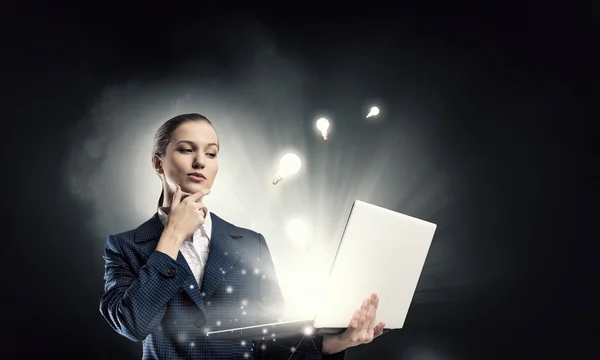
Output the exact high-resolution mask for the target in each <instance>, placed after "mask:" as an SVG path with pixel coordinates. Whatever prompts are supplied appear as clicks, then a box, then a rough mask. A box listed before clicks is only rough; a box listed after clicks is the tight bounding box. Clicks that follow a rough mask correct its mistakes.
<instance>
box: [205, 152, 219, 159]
mask: <svg viewBox="0 0 600 360" xmlns="http://www.w3.org/2000/svg"><path fill="white" fill-rule="evenodd" d="M206 155H208V156H209V157H211V158H214V157H215V156H217V154H215V153H208V154H206Z"/></svg>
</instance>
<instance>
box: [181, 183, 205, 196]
mask: <svg viewBox="0 0 600 360" xmlns="http://www.w3.org/2000/svg"><path fill="white" fill-rule="evenodd" d="M205 189H206V185H204V184H198V183H194V184H184V185H182V186H181V191H182V192H183V194H184V195H192V194H195V193H197V192H199V191H203V190H205Z"/></svg>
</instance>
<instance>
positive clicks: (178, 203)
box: [166, 185, 210, 242]
mask: <svg viewBox="0 0 600 360" xmlns="http://www.w3.org/2000/svg"><path fill="white" fill-rule="evenodd" d="M209 193H210V190H209V189H204V190H202V191H199V192H197V193H195V194H192V195H189V196H187V197H185V198H184V199H183V200H182V199H181V198H182V196H183V192H182V191H181V187H180V186H179V185H177V187H176V188H175V193H174V194H173V201H171V209H170V211H169V220H168V221H167V226H166V228H167V229H168V230H169V231H170V232H172V233H173V234H176V235H177V237H178V238H181V242H183V240H185V239H187V238H188V237H191V236H192V235H193V234H194V231H196V230H197V229H198V228H199V227H200V226H202V225H204V222H205V221H206V220H205V217H206V214H207V213H208V211H207V209H206V206H204V203H203V202H202V198H203V197H204V196H206V195H208V194H209Z"/></svg>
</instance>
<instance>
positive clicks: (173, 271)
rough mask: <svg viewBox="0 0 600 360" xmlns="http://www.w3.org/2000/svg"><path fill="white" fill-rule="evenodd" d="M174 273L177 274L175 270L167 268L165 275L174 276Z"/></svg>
mask: <svg viewBox="0 0 600 360" xmlns="http://www.w3.org/2000/svg"><path fill="white" fill-rule="evenodd" d="M176 272H177V271H176V270H175V268H169V269H168V270H167V275H169V276H175V273H176Z"/></svg>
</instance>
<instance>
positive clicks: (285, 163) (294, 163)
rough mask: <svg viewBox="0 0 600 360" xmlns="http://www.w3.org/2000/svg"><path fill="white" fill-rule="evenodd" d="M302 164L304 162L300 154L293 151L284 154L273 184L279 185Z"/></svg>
mask: <svg viewBox="0 0 600 360" xmlns="http://www.w3.org/2000/svg"><path fill="white" fill-rule="evenodd" d="M301 166H302V162H301V161H300V158H299V157H298V155H296V154H292V153H288V154H285V155H283V157H282V158H281V161H279V170H278V171H277V174H276V175H275V177H274V178H273V181H272V182H273V185H277V183H278V182H280V181H281V180H283V179H284V178H286V177H288V176H290V175H293V174H295V173H297V172H298V170H300V167H301Z"/></svg>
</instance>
